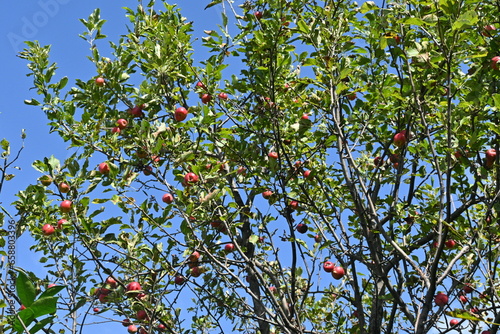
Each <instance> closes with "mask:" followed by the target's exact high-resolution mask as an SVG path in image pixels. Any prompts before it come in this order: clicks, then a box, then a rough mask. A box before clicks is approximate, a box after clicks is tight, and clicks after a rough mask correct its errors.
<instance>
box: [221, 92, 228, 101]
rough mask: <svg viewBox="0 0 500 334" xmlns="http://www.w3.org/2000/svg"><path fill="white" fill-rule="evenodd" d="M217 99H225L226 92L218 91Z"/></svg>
mask: <svg viewBox="0 0 500 334" xmlns="http://www.w3.org/2000/svg"><path fill="white" fill-rule="evenodd" d="M219 99H221V100H227V94H226V93H224V92H222V93H219Z"/></svg>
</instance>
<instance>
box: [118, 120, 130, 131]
mask: <svg viewBox="0 0 500 334" xmlns="http://www.w3.org/2000/svg"><path fill="white" fill-rule="evenodd" d="M116 125H117V126H118V127H119V128H120V129H125V128H126V127H127V125H128V121H127V120H126V119H124V118H120V119H119V120H117V121H116Z"/></svg>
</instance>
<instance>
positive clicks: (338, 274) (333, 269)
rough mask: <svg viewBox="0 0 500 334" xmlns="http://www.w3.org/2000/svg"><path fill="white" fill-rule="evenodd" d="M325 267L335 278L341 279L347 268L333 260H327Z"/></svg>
mask: <svg viewBox="0 0 500 334" xmlns="http://www.w3.org/2000/svg"><path fill="white" fill-rule="evenodd" d="M323 269H324V270H325V271H326V272H327V273H332V276H333V278H335V279H341V278H342V277H344V275H345V270H344V268H342V267H340V266H336V265H335V264H334V263H333V262H331V261H326V262H325V263H323Z"/></svg>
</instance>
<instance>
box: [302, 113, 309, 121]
mask: <svg viewBox="0 0 500 334" xmlns="http://www.w3.org/2000/svg"><path fill="white" fill-rule="evenodd" d="M300 119H302V120H304V121H308V120H309V115H308V114H302V117H301V118H300Z"/></svg>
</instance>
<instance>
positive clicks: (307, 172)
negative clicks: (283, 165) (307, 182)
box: [303, 170, 311, 179]
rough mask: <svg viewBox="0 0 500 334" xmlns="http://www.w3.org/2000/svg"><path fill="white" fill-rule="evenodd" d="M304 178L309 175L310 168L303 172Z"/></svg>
mask: <svg viewBox="0 0 500 334" xmlns="http://www.w3.org/2000/svg"><path fill="white" fill-rule="evenodd" d="M303 175H304V178H306V179H308V178H309V177H310V176H311V171H310V170H305V171H304V173H303Z"/></svg>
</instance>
